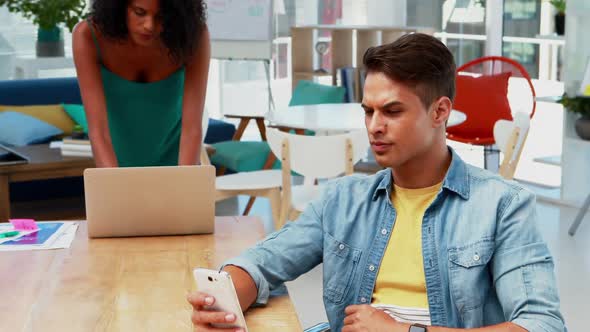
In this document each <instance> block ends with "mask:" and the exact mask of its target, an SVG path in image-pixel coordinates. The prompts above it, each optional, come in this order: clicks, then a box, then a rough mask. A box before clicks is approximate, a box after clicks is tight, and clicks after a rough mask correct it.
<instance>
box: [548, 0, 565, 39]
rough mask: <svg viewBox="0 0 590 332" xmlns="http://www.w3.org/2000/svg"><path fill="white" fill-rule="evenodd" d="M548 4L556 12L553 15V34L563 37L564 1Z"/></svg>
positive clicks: (551, 1)
mask: <svg viewBox="0 0 590 332" xmlns="http://www.w3.org/2000/svg"><path fill="white" fill-rule="evenodd" d="M549 2H550V3H551V4H552V5H553V7H555V10H556V11H557V13H556V14H555V32H556V33H557V34H558V35H560V36H563V34H564V32H565V0H550V1H549Z"/></svg>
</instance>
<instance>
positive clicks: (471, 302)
mask: <svg viewBox="0 0 590 332" xmlns="http://www.w3.org/2000/svg"><path fill="white" fill-rule="evenodd" d="M493 254H494V241H493V240H491V239H483V240H481V241H478V242H474V243H471V244H469V245H466V246H462V247H456V248H450V249H448V255H449V261H450V264H449V283H450V291H451V296H452V298H453V302H454V304H455V306H456V308H457V310H458V311H459V312H460V313H461V314H464V313H465V311H469V310H473V309H476V308H479V307H481V306H483V304H484V303H485V299H486V297H487V296H488V293H489V291H490V285H491V283H492V280H491V275H490V271H489V267H488V263H489V262H490V259H491V258H492V256H493Z"/></svg>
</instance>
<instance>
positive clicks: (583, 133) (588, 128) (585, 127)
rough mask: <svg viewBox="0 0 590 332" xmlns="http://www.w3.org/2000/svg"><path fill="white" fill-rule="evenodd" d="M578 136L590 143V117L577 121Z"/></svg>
mask: <svg viewBox="0 0 590 332" xmlns="http://www.w3.org/2000/svg"><path fill="white" fill-rule="evenodd" d="M575 127H576V134H578V136H580V138H581V139H583V140H586V141H590V115H584V116H582V117H581V118H579V119H578V120H576V125H575Z"/></svg>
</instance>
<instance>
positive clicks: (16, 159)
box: [0, 145, 28, 166]
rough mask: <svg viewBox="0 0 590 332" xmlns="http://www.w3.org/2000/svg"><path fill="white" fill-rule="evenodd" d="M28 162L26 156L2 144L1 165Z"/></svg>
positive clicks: (0, 150) (0, 148)
mask: <svg viewBox="0 0 590 332" xmlns="http://www.w3.org/2000/svg"><path fill="white" fill-rule="evenodd" d="M27 162H28V161H27V159H26V158H25V157H23V156H21V155H19V154H18V153H16V152H14V151H12V150H10V149H8V148H6V147H4V146H2V145H0V166H7V165H18V164H26V163H27Z"/></svg>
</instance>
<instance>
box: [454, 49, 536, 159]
mask: <svg viewBox="0 0 590 332" xmlns="http://www.w3.org/2000/svg"><path fill="white" fill-rule="evenodd" d="M535 108H536V102H535V88H534V87H533V84H532V82H531V78H530V76H529V74H528V73H527V71H526V70H525V69H524V68H523V66H522V65H520V64H519V63H518V62H516V61H514V60H512V59H508V58H505V57H499V56H488V57H483V58H479V59H476V60H473V61H471V62H468V63H466V64H464V65H463V66H461V67H459V68H458V69H457V76H456V95H455V100H454V103H453V109H455V110H458V111H461V112H463V113H465V114H466V115H467V119H466V120H465V122H463V123H462V124H460V125H458V126H454V127H450V128H448V129H447V138H449V139H451V140H454V141H457V142H462V143H468V144H473V145H483V146H485V149H484V151H485V154H486V159H485V160H486V163H485V164H486V168H487V169H489V168H493V169H496V170H497V167H498V164H499V155H498V152H497V149H492V146H493V145H494V144H495V139H494V124H495V123H496V121H498V120H501V119H504V120H512V113H515V112H525V113H528V114H530V117H531V118H532V117H533V115H534V114H535ZM493 154H495V155H496V156H493ZM490 158H493V159H490ZM490 166H491V167H490Z"/></svg>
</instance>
